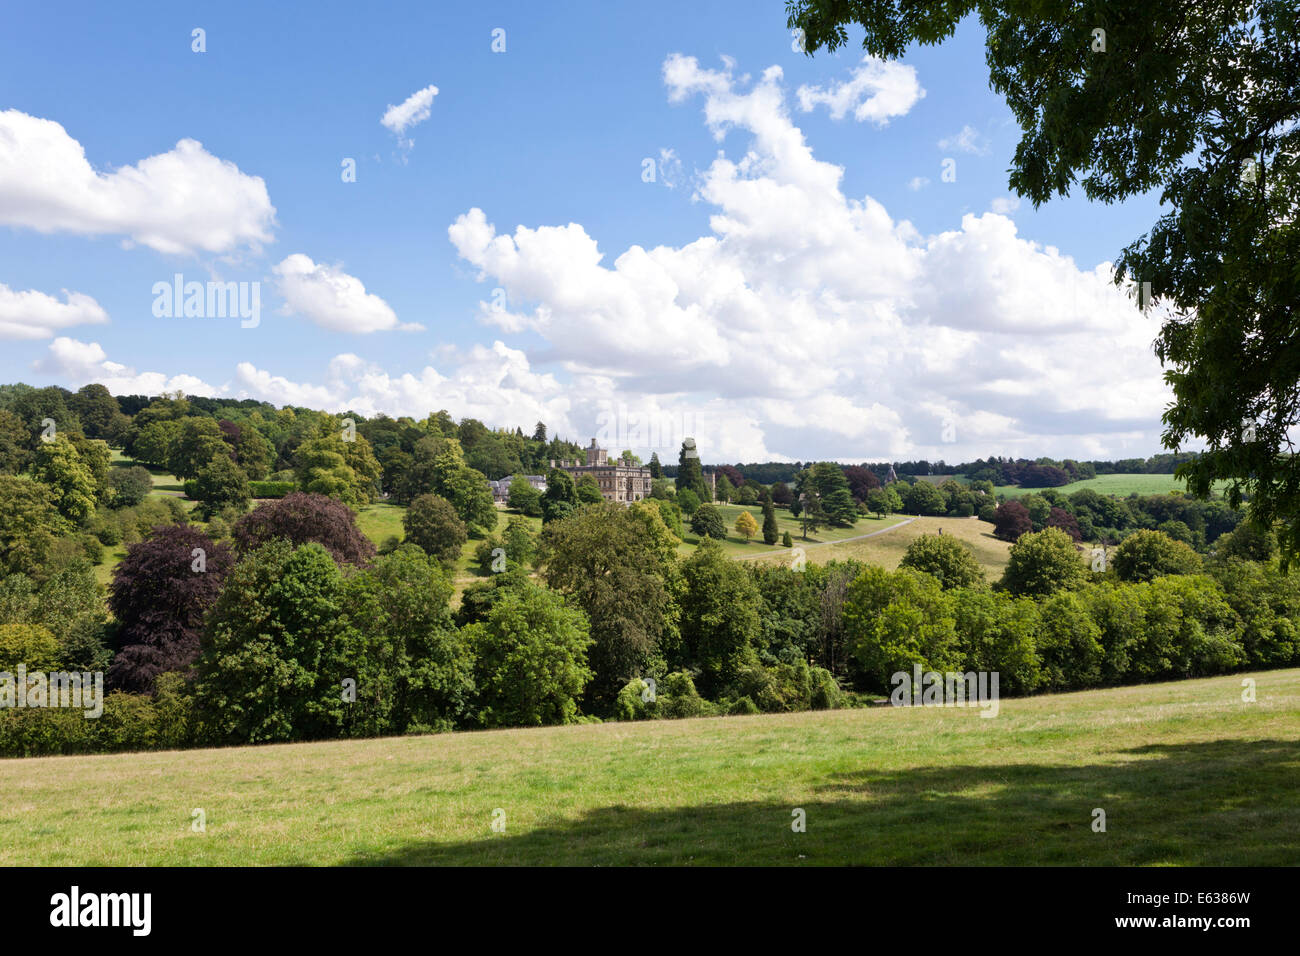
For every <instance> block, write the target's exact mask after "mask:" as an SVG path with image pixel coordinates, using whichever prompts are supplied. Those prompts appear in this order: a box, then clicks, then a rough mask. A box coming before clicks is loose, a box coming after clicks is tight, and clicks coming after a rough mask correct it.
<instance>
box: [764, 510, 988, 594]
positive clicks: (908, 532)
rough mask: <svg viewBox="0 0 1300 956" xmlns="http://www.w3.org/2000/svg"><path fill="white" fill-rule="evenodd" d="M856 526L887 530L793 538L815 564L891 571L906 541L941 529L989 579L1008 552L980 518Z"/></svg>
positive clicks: (785, 557)
mask: <svg viewBox="0 0 1300 956" xmlns="http://www.w3.org/2000/svg"><path fill="white" fill-rule="evenodd" d="M858 526H859V528H860V529H861V530H860V531H859V532H856V533H858V534H865V533H868V532H871V531H878V530H883V529H891V530H886V531H885V533H883V534H876V535H872V536H871V537H869V538H857V539H856V540H850V541H837V542H831V543H829V544H824V545H807V544H804V543H803V542H802V541H797V540H796V541H795V544H796V545H798V546H800V547H802V548H803V549H804V554H805V556H806V557H807V559H808V560H809V561H811V562H815V563H817V564H825V563H827V562H828V561H843V560H845V559H846V558H856V559H858V560H859V561H865V562H867V563H869V564H878V565H880V566H882V567H885V568H889V569H890V570H891V571H892V570H893V569H894V568H897V567H898V562H899V561H901V560H903V554H904V553H905V552H906V551H907V546H908V545H909V544H911V543H912V542H913V541H915V540H916V539H917V538H919V537H920V536H921V535H923V534H938V533H939V531H940V530H942V531H943V533H944V534H950V535H952V536H953V537H955V538H960V539H961V540H962V541H965V542H966V543H967V544H969V545H970V546H971V547H972V548H973V549H974V551H975V560H976V561H978V562H979V565H980V567H981V568H983V569H984V575H985V577H986V578H988V580H989V581H996V580H997V579H998V578H1000V577H1001V576H1002V572H1003V571H1004V570H1006V566H1007V558H1008V555H1009V554H1010V552H1011V545H1010V544H1009V543H1008V542H1006V541H1000V540H998V539H997V538H995V537H993V525H991V524H989V523H988V522H987V521H980V520H979V519H978V518H929V517H909V516H906V515H901V516H900V515H895V516H893V517H891V518H888V519H886V520H885V521H883V522H881V523H880V524H879V525H875V526H873V527H865V526H864V522H861V521H859V522H858ZM757 560H760V561H768V562H777V563H782V562H788V561H789V560H790V552H788V551H782V552H779V553H775V554H774V553H768V554H765V555H763V556H761V557H758V558H757Z"/></svg>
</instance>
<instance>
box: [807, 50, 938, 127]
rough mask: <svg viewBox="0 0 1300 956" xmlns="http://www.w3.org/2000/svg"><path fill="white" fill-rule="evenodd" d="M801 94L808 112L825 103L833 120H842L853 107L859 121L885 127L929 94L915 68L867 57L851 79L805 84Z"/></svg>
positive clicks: (854, 114) (854, 71)
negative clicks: (922, 86)
mask: <svg viewBox="0 0 1300 956" xmlns="http://www.w3.org/2000/svg"><path fill="white" fill-rule="evenodd" d="M797 96H798V98H799V108H800V109H801V110H803V111H804V112H805V113H808V112H811V111H812V110H813V109H815V108H816V107H817V106H819V105H820V106H825V107H826V109H827V110H828V111H829V112H830V115H831V119H835V120H838V119H843V118H844V117H845V116H846V115H848V113H849V111H850V110H851V111H852V112H853V118H854V119H855V120H857V121H858V122H859V123H865V122H871V123H875V124H877V125H878V126H884V125H885V124H887V123H888V122H889V121H890V120H891V119H893V118H894V117H897V116H903V115H905V114H906V113H907V112H908V111H909V110H911V108H912V107H913V106H915V105H916V104H917V102H919V101H920V100H921V98H922V97H924V96H925V90H923V89H922V88H921V83H920V81H919V80H917V78H916V69H915V67H911V66H905V65H904V64H902V63H898V62H896V61H894V60H881V59H878V58H876V57H874V56H866V57H863V58H862V63H861V65H859V66H857V67H856V68H854V70H853V73H852V76H851V77H850V78H849V79H848V80H845V81H841V82H835V83H829V84H827V85H826V86H825V87H821V86H810V85H804V86H801V87H799V90H798V93H797Z"/></svg>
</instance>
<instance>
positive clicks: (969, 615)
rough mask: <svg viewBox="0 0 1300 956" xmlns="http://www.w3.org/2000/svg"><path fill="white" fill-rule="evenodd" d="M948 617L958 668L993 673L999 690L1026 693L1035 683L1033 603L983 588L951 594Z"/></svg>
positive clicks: (1037, 677)
mask: <svg viewBox="0 0 1300 956" xmlns="http://www.w3.org/2000/svg"><path fill="white" fill-rule="evenodd" d="M952 597H953V603H952V608H953V615H954V618H955V621H956V628H957V640H958V643H959V645H960V653H961V658H962V660H963V662H964V663H963V665H962V666H963V667H964V668H965V669H966V670H968V671H969V670H973V671H986V672H988V673H994V672H996V673H997V674H998V675H999V676H998V685H999V692H1000V693H1004V694H1027V693H1029V692H1031V691H1033V690H1034V689H1035V688H1036V687H1037V686H1038V685H1039V683H1040V681H1041V679H1042V677H1041V673H1040V666H1039V659H1038V653H1037V651H1036V649H1035V635H1036V634H1037V633H1038V628H1039V619H1038V605H1037V604H1035V603H1034V601H1033V599H1031V598H1018V597H1012V596H1011V595H1010V594H1007V593H1006V592H1005V591H992V590H989V589H987V588H978V589H973V590H958V591H954V592H953V593H952Z"/></svg>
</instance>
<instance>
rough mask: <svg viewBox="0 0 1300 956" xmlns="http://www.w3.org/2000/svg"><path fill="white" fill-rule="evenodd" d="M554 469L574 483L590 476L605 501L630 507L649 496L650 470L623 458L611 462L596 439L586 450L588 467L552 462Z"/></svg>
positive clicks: (586, 465)
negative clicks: (616, 502) (571, 479)
mask: <svg viewBox="0 0 1300 956" xmlns="http://www.w3.org/2000/svg"><path fill="white" fill-rule="evenodd" d="M551 467H552V468H558V469H560V471H562V472H564V473H565V474H567V475H569V476H570V477H571V478H573V480H574V481H577V480H578V479H580V478H582V477H583V476H584V475H590V476H591V477H592V478H594V479H595V480H596V485H597V486H598V487H599V488H600V493H601V494H602V495H604V496H605V500H606V501H618V502H622V503H624V504H627V503H630V502H633V501H640V500H641V499H642V498H649V497H650V469H649V468H646V467H644V466H642V465H634V464H632V462H630V461H628V460H626V459H622V458H615V459H613V460H612V461H611V460H610V459H609V457H608V455H607V454H606V452H605V449H603V448H598V447H597V446H596V439H594V438H593V439H592V440H591V445H590V446H589V447H588V448H587V462H586V464H581V463H580V462H577V461H556V460H552V461H551Z"/></svg>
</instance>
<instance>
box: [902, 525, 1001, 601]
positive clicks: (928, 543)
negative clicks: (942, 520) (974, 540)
mask: <svg viewBox="0 0 1300 956" xmlns="http://www.w3.org/2000/svg"><path fill="white" fill-rule="evenodd" d="M899 566H900V567H904V568H911V569H912V570H914V571H922V572H924V573H926V574H928V575H930V576H931V577H933V578H934V579H935V580H936V581H938V582H939V585H940V587H942V588H943V589H944V590H945V591H951V590H952V589H953V588H979V587H983V586H984V583H985V582H984V571H983V570H982V569H981V568H980V566H979V562H978V561H976V560H975V550H974V549H973V548H972V547H971V546H970V545H968V544H967V543H966V542H965V541H959V540H958V539H956V538H954V537H953V536H952V535H950V534H948V535H944V534H923V535H921V536H920V537H919V538H916V539H915V540H914V541H913V542H912V543H911V544H909V545H908V546H907V551H906V552H905V553H904V554H903V560H902V561H900V562H899Z"/></svg>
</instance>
